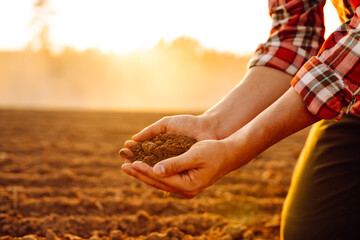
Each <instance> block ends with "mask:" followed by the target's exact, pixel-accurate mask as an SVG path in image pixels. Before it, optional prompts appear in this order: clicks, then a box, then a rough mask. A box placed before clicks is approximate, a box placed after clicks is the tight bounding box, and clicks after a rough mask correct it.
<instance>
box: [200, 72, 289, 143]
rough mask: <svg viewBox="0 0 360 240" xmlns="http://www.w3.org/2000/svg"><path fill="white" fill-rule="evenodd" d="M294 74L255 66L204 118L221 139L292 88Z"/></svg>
mask: <svg viewBox="0 0 360 240" xmlns="http://www.w3.org/2000/svg"><path fill="white" fill-rule="evenodd" d="M291 79H292V77H291V76H290V75H288V74H286V73H284V72H281V71H279V70H276V69H273V68H269V67H252V68H251V69H250V70H249V72H248V73H247V74H246V76H245V77H244V79H243V80H242V81H241V82H240V83H239V84H238V85H237V86H236V87H235V88H234V89H233V90H232V91H231V92H230V93H229V94H227V95H226V96H225V97H224V98H223V99H222V100H221V101H220V102H219V103H217V104H216V105H215V106H214V107H212V108H211V109H209V110H208V111H206V112H205V113H204V114H203V115H202V117H204V118H205V119H207V120H210V121H211V122H212V123H213V125H214V126H213V127H214V129H216V134H217V136H218V138H219V139H223V138H225V137H227V136H229V135H231V134H232V133H234V132H235V131H236V130H238V129H240V128H241V127H243V126H244V125H246V124H247V123H248V122H249V121H251V120H252V119H253V118H254V117H256V116H257V115H258V114H259V113H260V112H262V111H263V110H264V109H266V108H267V107H268V106H270V105H271V104H272V103H273V102H274V101H276V99H278V98H279V97H280V96H281V95H282V94H283V93H284V92H285V91H286V90H287V89H288V88H289V87H290V81H291Z"/></svg>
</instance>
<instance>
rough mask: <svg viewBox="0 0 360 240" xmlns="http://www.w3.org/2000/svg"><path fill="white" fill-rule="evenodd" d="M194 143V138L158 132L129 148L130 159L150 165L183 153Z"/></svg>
mask: <svg viewBox="0 0 360 240" xmlns="http://www.w3.org/2000/svg"><path fill="white" fill-rule="evenodd" d="M194 143H196V140H195V139H193V138H190V137H187V136H182V135H177V134H166V133H165V134H160V135H158V136H156V137H154V138H153V139H151V140H148V141H144V142H140V143H138V144H137V145H136V146H135V147H133V148H131V151H132V152H133V154H134V155H133V156H132V157H131V158H130V159H129V160H130V161H132V162H133V161H137V160H138V161H143V162H145V163H147V164H149V165H150V166H152V167H153V166H154V165H155V164H156V163H158V162H160V161H162V160H164V159H167V158H170V157H175V156H178V155H180V154H183V153H184V152H186V151H187V150H189V149H190V147H191V146H192V145H193V144H194Z"/></svg>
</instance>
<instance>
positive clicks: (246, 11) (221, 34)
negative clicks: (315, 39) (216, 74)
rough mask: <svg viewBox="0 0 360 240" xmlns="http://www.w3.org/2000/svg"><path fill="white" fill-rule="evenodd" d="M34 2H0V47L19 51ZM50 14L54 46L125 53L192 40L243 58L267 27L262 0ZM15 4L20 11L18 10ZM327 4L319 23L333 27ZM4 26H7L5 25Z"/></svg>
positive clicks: (64, 1)
mask: <svg viewBox="0 0 360 240" xmlns="http://www.w3.org/2000/svg"><path fill="white" fill-rule="evenodd" d="M33 2H35V1H26V3H25V4H24V1H21V0H13V1H0V31H1V33H2V37H1V38H0V48H2V49H16V48H18V49H19V48H22V47H24V46H25V45H26V44H27V42H28V41H29V40H30V39H31V37H32V33H31V31H30V29H29V24H30V22H31V19H32V17H33V16H34V13H33V9H32V3H33ZM50 3H51V6H52V7H53V9H54V10H55V12H56V14H55V15H54V16H52V17H51V20H50V22H49V24H50V27H51V31H50V40H51V41H52V42H53V43H54V45H55V46H60V47H61V46H73V47H75V48H76V49H79V50H84V49H87V48H99V49H101V50H102V51H104V52H117V53H129V52H132V51H134V50H138V49H149V48H151V47H153V46H154V45H155V44H156V43H157V42H158V41H159V40H160V39H165V40H166V41H172V40H174V39H176V38H178V37H181V36H187V37H190V38H194V39H197V40H198V41H199V42H200V43H201V45H203V46H204V47H206V48H214V49H216V50H218V51H227V52H233V53H237V54H249V53H252V52H253V51H254V49H255V48H256V47H257V45H258V44H259V43H260V42H263V41H265V40H266V38H267V36H268V32H269V29H270V25H271V20H270V18H269V16H268V9H267V0H254V1H247V2H246V3H244V2H243V1H238V0H228V1H218V0H198V1H190V0H172V1H169V0H153V1H148V0H131V1H130V0H129V1H125V0H121V1H115V0H105V1H104V0H102V1H101V0H92V1H89V0H77V1H70V0H52V1H51V2H50ZM19 5H21V8H19V7H18V6H19ZM330 5H331V2H330V1H328V3H327V4H326V7H325V11H326V14H325V20H326V24H327V26H328V28H327V29H328V31H327V35H328V34H329V32H330V30H333V29H335V28H336V27H337V26H338V23H339V21H338V18H337V16H336V10H335V9H334V8H333V7H332V6H330ZM9 23H10V24H9Z"/></svg>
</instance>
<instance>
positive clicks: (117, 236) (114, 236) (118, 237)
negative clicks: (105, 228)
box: [110, 230, 124, 240]
mask: <svg viewBox="0 0 360 240" xmlns="http://www.w3.org/2000/svg"><path fill="white" fill-rule="evenodd" d="M123 239H124V237H123V235H122V231H121V230H112V231H111V232H110V240H123Z"/></svg>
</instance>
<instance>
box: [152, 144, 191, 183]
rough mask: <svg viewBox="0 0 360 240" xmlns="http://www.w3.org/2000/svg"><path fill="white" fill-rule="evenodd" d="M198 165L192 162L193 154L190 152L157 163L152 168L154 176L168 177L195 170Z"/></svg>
mask: <svg viewBox="0 0 360 240" xmlns="http://www.w3.org/2000/svg"><path fill="white" fill-rule="evenodd" d="M197 166H198V163H197V162H196V161H194V154H193V153H192V151H191V150H189V151H188V152H186V153H183V154H181V155H179V156H176V157H172V158H169V159H166V160H163V161H161V162H158V163H157V164H156V165H155V166H154V168H153V172H154V174H156V175H158V176H159V177H170V176H172V175H175V174H177V173H180V172H183V171H185V170H189V169H192V168H196V167H197Z"/></svg>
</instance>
